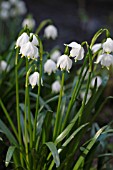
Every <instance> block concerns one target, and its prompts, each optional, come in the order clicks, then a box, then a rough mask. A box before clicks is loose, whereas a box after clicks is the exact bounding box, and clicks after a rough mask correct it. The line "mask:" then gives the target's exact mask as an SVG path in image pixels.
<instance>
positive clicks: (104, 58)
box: [95, 53, 113, 68]
mask: <svg viewBox="0 0 113 170" xmlns="http://www.w3.org/2000/svg"><path fill="white" fill-rule="evenodd" d="M99 62H100V63H101V65H102V66H105V67H107V68H108V67H109V66H110V65H113V55H111V54H106V53H104V54H101V55H99V56H98V58H97V61H96V62H95V63H96V64H98V63H99Z"/></svg>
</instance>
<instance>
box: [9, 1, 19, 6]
mask: <svg viewBox="0 0 113 170" xmlns="http://www.w3.org/2000/svg"><path fill="white" fill-rule="evenodd" d="M9 2H10V3H11V4H12V5H15V4H17V3H18V0H9Z"/></svg>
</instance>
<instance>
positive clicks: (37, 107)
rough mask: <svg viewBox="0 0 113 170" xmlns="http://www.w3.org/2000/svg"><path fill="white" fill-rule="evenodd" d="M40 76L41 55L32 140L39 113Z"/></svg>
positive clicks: (34, 137) (34, 136)
mask: <svg viewBox="0 0 113 170" xmlns="http://www.w3.org/2000/svg"><path fill="white" fill-rule="evenodd" d="M41 77H42V57H40V74H39V86H38V94H37V100H36V111H35V119H34V127H33V142H35V139H36V124H37V117H38V113H39V98H40V91H41Z"/></svg>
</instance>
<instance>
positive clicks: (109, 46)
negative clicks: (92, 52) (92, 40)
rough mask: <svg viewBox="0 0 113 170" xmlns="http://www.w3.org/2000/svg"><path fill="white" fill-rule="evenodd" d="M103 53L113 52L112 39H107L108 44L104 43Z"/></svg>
mask: <svg viewBox="0 0 113 170" xmlns="http://www.w3.org/2000/svg"><path fill="white" fill-rule="evenodd" d="M103 51H104V52H109V53H111V52H113V40H112V39H111V38H107V40H106V42H104V43H103Z"/></svg>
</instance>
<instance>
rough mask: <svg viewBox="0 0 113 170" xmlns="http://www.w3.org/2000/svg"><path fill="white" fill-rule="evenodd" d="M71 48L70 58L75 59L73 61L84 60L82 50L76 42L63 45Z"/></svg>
mask: <svg viewBox="0 0 113 170" xmlns="http://www.w3.org/2000/svg"><path fill="white" fill-rule="evenodd" d="M65 45H67V46H68V47H71V48H72V49H71V51H70V56H71V57H75V61H77V60H82V59H83V58H84V48H83V47H82V46H81V45H80V44H78V43H77V42H71V43H70V44H65Z"/></svg>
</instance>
